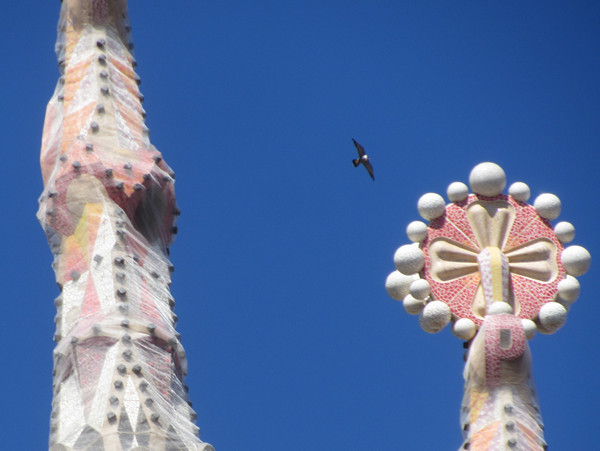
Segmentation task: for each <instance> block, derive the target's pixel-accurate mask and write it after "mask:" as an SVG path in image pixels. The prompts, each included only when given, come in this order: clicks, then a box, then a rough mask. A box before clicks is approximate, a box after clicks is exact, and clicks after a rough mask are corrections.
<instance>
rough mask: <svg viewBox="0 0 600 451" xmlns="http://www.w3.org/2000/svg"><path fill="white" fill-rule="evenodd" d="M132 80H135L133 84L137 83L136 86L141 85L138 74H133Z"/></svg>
mask: <svg viewBox="0 0 600 451" xmlns="http://www.w3.org/2000/svg"><path fill="white" fill-rule="evenodd" d="M133 79H134V80H135V82H136V83H137V85H138V86H139V85H141V84H142V79H141V78H140V76H139V75H138V74H134V75H133Z"/></svg>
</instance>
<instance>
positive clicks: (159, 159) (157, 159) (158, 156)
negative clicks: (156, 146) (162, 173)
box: [154, 155, 162, 164]
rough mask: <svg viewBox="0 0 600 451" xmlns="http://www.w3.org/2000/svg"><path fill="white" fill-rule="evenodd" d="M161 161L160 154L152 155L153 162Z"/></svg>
mask: <svg viewBox="0 0 600 451" xmlns="http://www.w3.org/2000/svg"><path fill="white" fill-rule="evenodd" d="M161 161H162V157H161V156H160V155H155V156H154V162H155V163H156V164H158V163H160V162H161Z"/></svg>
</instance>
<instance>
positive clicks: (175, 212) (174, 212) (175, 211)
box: [173, 207, 181, 216]
mask: <svg viewBox="0 0 600 451" xmlns="http://www.w3.org/2000/svg"><path fill="white" fill-rule="evenodd" d="M173 214H174V215H175V216H179V215H181V210H180V209H179V208H178V207H175V208H174V209H173Z"/></svg>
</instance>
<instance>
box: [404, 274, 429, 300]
mask: <svg viewBox="0 0 600 451" xmlns="http://www.w3.org/2000/svg"><path fill="white" fill-rule="evenodd" d="M409 290H410V294H411V295H412V296H413V297H415V298H417V299H421V300H423V301H424V300H425V299H427V298H428V297H429V294H430V293H431V287H430V286H429V282H427V281H426V280H425V279H417V280H415V281H414V282H413V283H411V284H410V289H409Z"/></svg>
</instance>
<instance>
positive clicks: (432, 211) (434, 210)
mask: <svg viewBox="0 0 600 451" xmlns="http://www.w3.org/2000/svg"><path fill="white" fill-rule="evenodd" d="M417 209H418V210H419V214H420V215H421V217H423V218H424V219H427V220H428V221H431V220H432V219H435V218H437V217H440V216H442V215H443V214H444V213H445V212H446V203H445V202H444V198H443V197H442V196H440V195H439V194H436V193H427V194H423V195H422V196H421V197H420V198H419V201H418V202H417Z"/></svg>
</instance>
